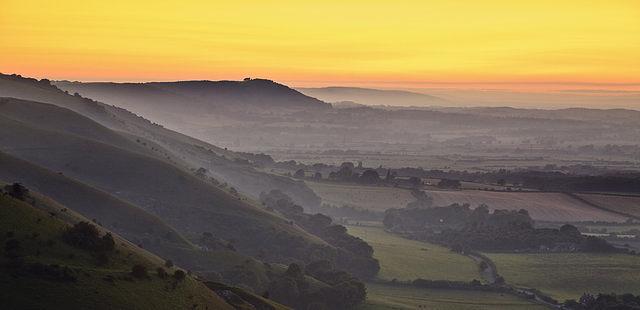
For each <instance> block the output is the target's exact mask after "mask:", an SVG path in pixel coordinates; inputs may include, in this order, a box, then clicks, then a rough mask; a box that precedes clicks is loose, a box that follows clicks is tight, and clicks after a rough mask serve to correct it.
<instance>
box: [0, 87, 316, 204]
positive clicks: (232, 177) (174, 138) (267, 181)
mask: <svg viewBox="0 0 640 310" xmlns="http://www.w3.org/2000/svg"><path fill="white" fill-rule="evenodd" d="M301 96H302V95H301ZM0 97H13V98H19V99H24V100H29V101H36V102H43V103H50V104H53V105H56V106H58V107H63V108H67V109H69V110H72V111H74V112H76V113H78V114H80V115H82V116H85V117H87V118H89V119H91V120H93V121H94V122H96V123H99V124H100V125H102V126H104V127H106V128H108V129H111V130H113V131H115V132H116V133H118V134H120V135H122V136H124V137H126V138H129V139H130V140H132V141H134V142H135V143H138V144H141V146H142V147H143V148H146V152H147V154H148V152H151V153H153V154H155V157H157V158H160V159H162V160H164V161H167V162H168V163H170V164H173V165H175V166H176V167H178V168H180V169H182V170H185V171H187V172H190V171H195V170H197V169H199V168H205V169H207V170H208V172H207V174H208V175H209V176H213V177H215V178H217V179H218V180H220V181H221V182H227V183H228V184H229V185H230V186H233V187H235V188H236V189H237V190H239V191H241V192H243V193H245V194H248V195H251V196H253V197H258V196H259V194H260V192H262V191H270V190H272V189H279V190H281V191H282V192H284V193H286V194H287V195H289V196H290V197H292V198H293V199H294V200H295V201H296V202H297V203H299V204H301V205H314V204H318V203H319V201H320V199H319V198H318V197H317V196H316V195H315V194H314V193H313V191H311V190H310V189H309V188H308V187H306V186H305V185H304V183H302V182H295V181H293V180H291V179H289V178H286V177H282V176H276V175H273V174H269V173H264V172H260V171H258V170H257V169H255V167H254V166H253V165H252V163H251V162H248V161H247V158H246V156H245V155H244V154H241V153H234V152H231V151H227V150H225V149H222V148H219V147H217V146H215V145H212V144H209V143H206V142H203V141H201V140H198V139H194V138H192V137H189V136H186V135H183V134H181V133H178V132H175V131H172V130H169V129H166V128H163V127H162V126H160V125H158V124H155V123H152V122H150V121H149V120H147V119H145V118H143V117H140V116H138V115H136V114H134V113H131V112H129V111H127V110H125V109H123V108H119V107H116V106H112V105H107V104H103V103H100V102H97V101H94V100H92V99H88V98H83V97H81V96H80V95H70V94H69V93H68V92H65V91H62V90H61V89H59V88H57V87H56V86H54V85H52V84H51V83H50V81H48V80H40V81H38V80H35V79H30V78H24V77H21V76H18V75H3V74H0ZM307 98H308V97H307ZM178 106H181V105H178ZM119 146H121V145H119ZM128 149H129V150H131V151H134V152H140V148H136V149H135V150H134V149H132V148H128ZM249 159H251V160H252V159H253V158H250V157H249Z"/></svg>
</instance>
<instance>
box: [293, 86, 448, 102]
mask: <svg viewBox="0 0 640 310" xmlns="http://www.w3.org/2000/svg"><path fill="white" fill-rule="evenodd" d="M298 90H299V91H300V92H302V93H303V94H305V95H308V96H312V97H315V98H318V99H321V100H324V101H327V102H341V101H352V102H356V103H360V104H366V105H388V106H430V105H445V104H447V103H448V101H447V100H445V99H443V98H440V97H436V96H432V95H427V94H421V93H415V92H410V91H402V90H383V89H371V88H358V87H323V88H298Z"/></svg>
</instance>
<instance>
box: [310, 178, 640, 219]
mask: <svg viewBox="0 0 640 310" xmlns="http://www.w3.org/2000/svg"><path fill="white" fill-rule="evenodd" d="M306 184H307V185H308V186H309V187H311V189H313V191H314V192H315V193H316V194H317V195H318V196H320V198H322V201H323V202H324V203H329V204H332V205H335V206H343V205H349V206H352V207H357V208H361V209H368V210H372V211H378V212H382V211H384V210H387V209H391V208H404V207H405V206H406V205H407V203H409V202H412V201H414V200H415V198H414V197H413V196H412V195H411V192H410V191H409V190H407V189H402V188H395V187H383V186H367V185H354V184H337V183H320V182H306ZM426 192H427V193H428V194H429V196H431V197H433V204H434V206H448V205H450V204H453V203H460V204H464V203H468V204H469V205H471V207H473V208H475V207H477V206H478V205H480V204H486V205H488V206H489V208H491V209H509V210H519V209H525V210H527V211H529V214H530V215H531V217H532V218H533V219H534V220H538V221H558V222H576V221H605V222H624V221H626V220H627V218H626V217H625V216H623V215H619V214H616V213H613V212H609V211H607V210H602V209H599V208H596V207H594V206H592V205H590V204H589V203H585V202H584V201H581V200H580V199H576V198H574V197H571V196H569V195H566V194H563V193H549V192H502V191H484V190H427V191H426ZM579 196H580V197H582V198H583V199H586V200H589V201H591V200H593V202H594V203H595V204H596V205H602V206H603V207H605V208H610V209H611V210H616V211H619V212H623V213H629V214H635V215H637V216H640V197H634V196H613V195H599V194H584V195H583V194H579Z"/></svg>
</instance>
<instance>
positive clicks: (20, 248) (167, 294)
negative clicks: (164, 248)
mask: <svg viewBox="0 0 640 310" xmlns="http://www.w3.org/2000/svg"><path fill="white" fill-rule="evenodd" d="M40 203H44V202H42V201H40ZM0 206H1V207H0V229H1V230H2V231H1V232H2V234H0V242H1V243H2V244H3V245H4V246H3V247H2V249H0V254H1V257H0V268H1V269H2V272H0V292H1V293H0V304H1V305H2V308H4V309H34V308H35V309H74V308H80V307H82V308H91V309H186V308H190V309H233V308H232V307H231V306H230V305H228V304H227V303H226V302H224V300H223V299H222V298H220V297H219V296H217V295H216V294H215V293H213V292H212V291H211V290H209V289H207V288H206V287H205V286H204V285H203V284H202V283H200V282H198V281H196V280H195V279H193V278H192V277H190V276H187V277H186V278H185V279H184V280H182V281H177V280H175V279H173V277H171V275H172V274H173V272H174V271H175V270H177V269H175V268H166V271H167V272H168V273H169V275H168V276H166V277H164V278H161V277H160V276H158V274H157V273H156V271H155V270H156V268H159V267H162V260H160V259H158V258H157V257H154V256H153V255H151V254H149V253H148V252H145V251H144V250H141V249H139V248H137V247H136V246H135V245H133V244H131V243H128V242H126V241H125V240H124V239H121V238H119V237H118V236H115V238H114V239H115V249H114V250H112V251H111V252H109V253H108V254H107V256H108V261H107V262H102V261H100V260H99V259H97V257H96V255H95V253H93V252H92V251H91V250H85V249H82V248H79V247H77V246H73V245H70V244H69V243H68V242H66V241H65V239H64V238H63V235H64V233H65V231H66V230H68V229H69V227H70V226H69V224H67V223H65V222H64V221H63V220H62V219H60V218H59V217H58V216H51V215H50V214H49V213H47V212H44V211H43V210H40V209H36V208H35V207H33V206H31V205H29V204H28V203H26V202H23V201H19V200H17V199H14V198H11V197H10V196H8V195H6V194H3V195H2V196H0ZM69 212H70V211H69ZM65 216H66V219H67V220H70V221H73V220H75V221H79V220H83V219H82V218H80V217H77V216H76V215H65ZM85 220H86V219H85ZM104 233H105V231H104V230H102V229H100V234H104ZM134 265H140V266H144V267H146V269H147V270H148V274H147V275H146V276H141V277H136V276H133V275H131V271H132V268H133V266H134Z"/></svg>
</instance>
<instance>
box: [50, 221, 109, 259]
mask: <svg viewBox="0 0 640 310" xmlns="http://www.w3.org/2000/svg"><path fill="white" fill-rule="evenodd" d="M62 238H63V240H64V241H65V242H66V243H68V244H70V245H72V246H75V247H78V248H81V249H85V250H90V251H94V252H97V253H106V252H111V251H113V249H114V248H115V245H116V243H115V241H114V240H113V236H112V235H111V233H106V234H105V235H104V236H103V237H100V232H99V231H98V229H97V228H96V227H95V226H94V225H93V224H91V223H89V222H79V223H77V224H75V225H73V227H71V228H69V229H68V230H67V231H66V232H65V233H64V235H63V236H62Z"/></svg>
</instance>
